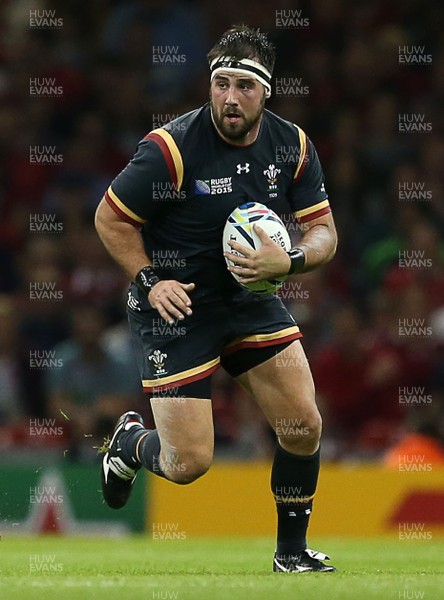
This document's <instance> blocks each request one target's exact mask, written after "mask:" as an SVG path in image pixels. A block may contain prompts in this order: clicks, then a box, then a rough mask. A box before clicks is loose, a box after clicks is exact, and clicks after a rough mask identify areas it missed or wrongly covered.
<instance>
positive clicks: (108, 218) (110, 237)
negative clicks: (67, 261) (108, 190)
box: [95, 198, 151, 280]
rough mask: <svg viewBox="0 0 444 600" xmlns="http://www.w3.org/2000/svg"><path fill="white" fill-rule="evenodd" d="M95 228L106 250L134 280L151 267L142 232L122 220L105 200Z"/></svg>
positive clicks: (98, 212)
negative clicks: (139, 273)
mask: <svg viewBox="0 0 444 600" xmlns="http://www.w3.org/2000/svg"><path fill="white" fill-rule="evenodd" d="M95 226H96V230H97V233H98V234H99V237H100V239H101V240H102V242H103V244H104V246H105V248H106V249H107V250H108V252H109V253H110V255H111V256H112V257H113V258H114V260H115V261H116V262H117V263H118V264H119V265H120V266H121V267H122V269H123V270H124V271H125V273H127V275H129V277H130V278H131V279H132V280H133V279H134V278H135V276H136V275H137V273H138V272H139V271H140V269H142V268H143V267H146V266H147V265H151V260H150V259H149V258H148V256H147V255H146V253H145V249H144V247H143V240H142V236H141V234H140V231H139V230H138V229H137V228H136V227H134V226H133V225H131V224H130V223H127V222H126V221H123V220H122V219H120V218H119V216H118V215H117V214H116V213H115V212H114V211H113V209H112V208H111V207H110V206H109V205H108V203H107V201H106V200H105V198H102V200H101V201H100V204H99V206H98V207H97V211H96V218H95Z"/></svg>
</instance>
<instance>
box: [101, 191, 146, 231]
mask: <svg viewBox="0 0 444 600" xmlns="http://www.w3.org/2000/svg"><path fill="white" fill-rule="evenodd" d="M105 200H106V201H107V202H108V204H109V205H110V206H111V208H112V209H113V211H114V212H115V213H116V214H117V215H119V217H121V218H122V219H123V220H124V221H126V222H127V223H130V224H131V225H134V226H135V227H142V225H143V224H144V223H146V220H145V219H142V218H141V217H139V216H138V215H136V213H135V212H133V211H132V210H131V209H129V208H128V207H127V206H125V204H124V203H123V202H122V201H121V200H120V198H119V197H118V196H117V194H115V193H114V191H113V189H112V187H111V186H109V188H108V190H107V191H106V192H105Z"/></svg>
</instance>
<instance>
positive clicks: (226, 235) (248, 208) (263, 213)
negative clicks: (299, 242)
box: [222, 202, 291, 294]
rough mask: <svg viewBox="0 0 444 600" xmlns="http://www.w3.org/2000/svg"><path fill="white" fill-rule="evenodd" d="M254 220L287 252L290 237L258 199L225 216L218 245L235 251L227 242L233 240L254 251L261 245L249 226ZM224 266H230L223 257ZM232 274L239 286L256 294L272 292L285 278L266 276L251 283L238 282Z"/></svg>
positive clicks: (228, 250) (282, 225) (279, 221)
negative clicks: (220, 242) (269, 277)
mask: <svg viewBox="0 0 444 600" xmlns="http://www.w3.org/2000/svg"><path fill="white" fill-rule="evenodd" d="M255 223H257V224H258V225H259V226H260V227H261V228H262V229H263V230H264V231H265V232H266V233H267V234H268V235H269V236H270V237H271V239H272V240H273V241H274V242H276V243H277V244H279V245H280V246H282V248H284V250H286V251H287V252H288V251H289V250H290V248H291V241H290V236H289V235H288V231H287V230H286V228H285V225H284V224H283V223H282V221H281V219H280V218H279V217H278V216H277V214H276V213H275V212H274V211H272V210H271V209H270V208H268V207H267V206H265V205H264V204H260V203H259V202H247V203H246V204H242V205H241V206H239V207H238V208H235V209H234V210H233V212H232V213H231V215H230V216H229V217H228V219H227V222H226V224H225V227H224V231H223V236H222V246H223V250H224V252H231V253H232V254H239V253H238V252H236V251H235V250H234V249H233V248H231V246H230V245H229V244H228V242H231V241H235V242H238V243H239V244H242V245H243V246H249V247H250V248H253V249H254V250H258V249H259V248H260V247H261V246H262V242H261V240H260V239H259V236H258V235H257V234H256V232H255V231H254V229H253V225H254V224H255ZM225 261H226V263H227V265H230V266H231V265H233V264H234V263H233V262H232V261H231V260H228V259H227V258H225ZM231 274H232V275H233V277H234V278H235V279H236V281H237V282H239V283H240V284H241V285H242V286H243V287H246V288H247V289H249V290H251V291H252V292H255V293H256V294H274V293H275V292H276V291H277V290H278V289H279V288H280V287H282V284H283V283H284V281H285V280H286V279H287V275H283V276H282V277H277V278H276V279H273V280H270V279H266V280H263V281H256V282H254V283H241V282H240V281H239V278H240V276H239V275H236V273H231Z"/></svg>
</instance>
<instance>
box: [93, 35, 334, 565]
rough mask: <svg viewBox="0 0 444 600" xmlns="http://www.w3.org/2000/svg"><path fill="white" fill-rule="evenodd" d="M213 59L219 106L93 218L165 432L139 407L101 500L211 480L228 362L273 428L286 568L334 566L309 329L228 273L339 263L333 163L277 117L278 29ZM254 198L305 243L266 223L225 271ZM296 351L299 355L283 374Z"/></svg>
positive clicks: (155, 150)
mask: <svg viewBox="0 0 444 600" xmlns="http://www.w3.org/2000/svg"><path fill="white" fill-rule="evenodd" d="M208 60H209V65H210V101H209V103H207V104H205V105H204V106H202V107H201V108H198V109H196V110H193V111H192V112H189V113H187V114H185V115H183V116H181V117H179V118H178V119H175V120H174V121H172V122H170V123H169V124H168V125H165V126H164V127H162V128H159V129H155V130H153V131H151V132H150V133H148V135H146V137H145V138H144V139H143V140H142V141H141V142H140V144H139V146H138V149H137V152H136V154H135V156H134V158H133V159H132V160H131V162H130V163H129V164H128V165H127V167H126V168H125V169H124V170H123V171H122V172H121V173H120V174H119V175H118V176H117V177H116V179H115V180H114V181H113V182H112V184H111V186H110V187H109V189H108V191H107V192H106V194H105V196H104V198H103V199H102V201H101V202H100V204H99V206H98V209H97V213H96V228H97V231H98V234H99V236H100V238H101V239H102V241H103V243H104V245H105V246H106V248H107V249H108V251H109V253H110V254H111V256H112V257H113V258H114V259H115V260H116V261H117V263H118V264H119V265H120V266H121V267H122V268H123V269H124V270H125V271H126V273H127V274H128V275H129V277H130V278H131V280H132V284H131V286H130V289H129V294H128V316H129V324H130V329H131V332H132V337H133V339H134V344H135V348H136V353H137V360H138V366H139V370H140V373H141V378H142V385H143V389H144V391H145V392H147V393H148V394H149V395H150V397H151V406H152V410H153V415H154V420H155V424H156V429H154V430H148V429H146V428H145V427H144V424H143V421H142V418H141V417H140V415H139V414H137V413H135V412H132V411H130V412H128V413H125V414H124V415H122V416H121V417H120V419H119V420H118V422H117V425H116V428H115V430H114V433H113V434H112V437H111V441H110V443H109V446H108V447H107V449H106V452H105V454H104V457H103V463H102V467H101V469H102V472H101V477H102V490H103V495H104V498H105V501H106V503H107V504H108V505H109V506H110V507H112V508H120V507H122V506H123V505H125V504H126V502H127V501H128V498H129V496H130V493H131V488H132V485H133V483H134V479H135V477H136V473H137V471H138V470H139V469H140V468H141V467H145V468H146V469H148V470H149V471H151V472H152V473H155V474H156V475H158V476H160V477H165V478H166V479H168V480H170V481H172V482H174V483H178V484H188V483H190V482H192V481H194V480H196V479H197V478H198V477H201V476H202V475H203V474H204V473H206V471H207V470H208V469H209V467H210V465H211V462H212V458H213V446H214V431H213V420H212V409H211V391H210V381H211V374H212V373H213V372H214V371H215V370H216V369H217V368H218V367H219V366H222V367H223V368H224V369H225V370H226V371H227V372H228V373H229V374H230V375H231V376H232V377H234V378H235V379H236V380H237V381H238V382H239V384H240V385H241V386H242V387H243V388H244V389H245V390H246V391H247V392H248V393H249V394H250V395H251V396H252V397H253V398H254V399H255V401H256V402H257V403H258V405H259V406H260V407H261V409H262V411H263V413H264V414H265V416H266V418H267V419H268V421H269V423H270V425H271V427H273V429H274V430H275V432H276V436H277V444H276V452H275V456H274V461H273V466H272V472H271V488H272V492H273V494H274V497H275V500H276V507H277V519H278V527H277V545H276V551H275V555H274V561H273V570H274V571H281V572H282V571H283V572H304V571H323V572H328V571H335V568H334V567H332V566H327V564H325V563H324V562H323V561H324V560H326V559H328V558H329V557H328V556H326V555H325V554H322V553H320V552H315V551H313V550H309V549H308V548H307V541H306V532H307V527H308V521H309V517H310V513H311V510H312V504H313V497H314V495H315V490H316V484H317V479H318V473H319V453H320V450H319V439H320V435H321V417H320V414H319V411H318V409H317V406H316V403H315V392H314V385H313V380H312V376H311V373H310V369H309V365H308V362H307V359H306V357H305V354H304V350H303V348H302V345H301V341H300V338H301V332H300V331H299V328H298V326H297V324H296V322H295V320H294V319H293V317H292V316H291V315H290V314H289V312H288V311H287V310H286V308H285V307H284V305H283V304H282V302H281V300H280V299H279V298H277V297H276V296H259V295H256V294H254V293H252V292H250V291H249V290H247V289H246V288H245V287H243V286H240V285H239V284H238V283H236V281H235V280H234V278H233V277H232V275H231V273H230V272H229V271H232V272H233V273H236V274H238V275H241V276H242V281H243V282H244V283H248V282H255V281H260V280H263V279H274V278H276V277H279V276H282V275H285V274H287V273H290V274H293V273H302V272H306V271H310V270H312V269H315V268H317V267H319V266H321V265H322V264H324V263H326V262H327V261H329V260H330V259H331V258H332V257H333V255H334V253H335V249H336V243H337V237H336V231H335V226H334V222H333V218H332V214H331V209H330V205H329V201H328V197H327V193H326V191H325V187H324V177H323V173H322V168H321V165H320V162H319V159H318V156H317V154H316V150H315V148H314V146H313V144H312V142H311V141H310V139H309V138H308V137H307V136H306V134H305V133H304V131H303V130H302V129H301V128H300V127H298V126H297V125H295V124H293V123H291V122H289V121H286V120H284V119H282V118H280V117H278V116H277V115H275V114H273V113H271V112H270V111H268V110H266V109H265V108H264V105H265V101H266V99H267V98H268V97H269V96H270V94H271V76H272V71H273V66H274V61H275V51H274V47H273V45H272V44H271V43H270V42H269V40H268V39H267V37H266V35H265V34H263V33H261V32H259V31H256V30H254V29H251V28H249V27H247V26H245V25H239V26H234V27H232V28H231V29H230V30H228V31H227V32H226V33H224V34H223V35H222V37H221V39H220V40H219V42H218V43H217V44H216V45H215V46H214V47H213V48H212V50H211V51H210V52H209V54H208ZM278 148H281V149H282V148H293V149H294V160H293V161H290V160H287V161H285V162H282V163H279V161H278V160H277V151H278ZM278 163H279V164H278ZM160 191H161V192H162V193H160ZM248 201H255V202H261V203H263V204H266V205H267V206H269V207H270V208H272V209H273V210H275V211H276V212H282V210H285V207H289V208H290V209H291V211H292V212H293V213H294V215H295V216H296V218H297V219H298V221H299V222H300V223H302V224H303V227H301V229H302V230H303V234H302V237H301V240H300V243H298V245H297V247H296V248H293V249H292V250H291V251H290V252H288V253H287V252H286V251H285V250H284V249H282V248H281V247H280V246H278V245H277V244H275V243H274V242H273V241H272V240H271V238H269V237H268V236H267V235H266V234H265V232H264V231H263V230H262V229H260V228H258V227H256V232H257V234H258V235H259V236H260V238H261V240H262V242H263V246H262V247H261V248H260V249H259V250H252V249H248V248H246V247H244V246H243V245H240V244H238V243H236V242H232V244H231V246H232V249H233V250H234V251H236V252H240V253H241V256H238V255H234V254H231V253H227V257H228V258H229V259H232V260H233V261H235V263H236V264H235V265H234V266H232V267H229V268H228V269H227V265H226V262H225V260H224V255H223V252H222V245H221V244H222V230H223V227H224V225H225V222H226V219H227V217H228V215H229V214H230V213H231V212H232V210H233V209H234V208H235V207H237V206H239V205H241V204H244V203H245V202H248ZM284 351H285V355H286V356H288V355H289V353H290V354H291V356H292V358H294V360H291V361H288V360H287V361H282V363H281V364H279V357H280V356H281V354H282V352H284ZM281 358H282V356H281ZM285 365H287V366H285ZM283 423H284V424H296V423H297V427H291V426H289V427H282V424H283ZM177 465H180V469H178V468H177ZM196 510H198V509H197V508H196Z"/></svg>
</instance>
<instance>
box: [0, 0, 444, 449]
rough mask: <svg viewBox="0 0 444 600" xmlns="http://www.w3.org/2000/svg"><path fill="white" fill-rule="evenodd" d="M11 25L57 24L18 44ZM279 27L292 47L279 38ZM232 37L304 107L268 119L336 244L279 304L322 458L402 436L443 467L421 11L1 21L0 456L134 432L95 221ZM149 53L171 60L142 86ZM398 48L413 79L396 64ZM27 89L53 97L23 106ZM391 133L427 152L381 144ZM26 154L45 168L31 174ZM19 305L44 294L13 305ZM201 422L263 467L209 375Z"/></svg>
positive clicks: (228, 387) (428, 31) (94, 5)
mask: <svg viewBox="0 0 444 600" xmlns="http://www.w3.org/2000/svg"><path fill="white" fill-rule="evenodd" d="M295 4H297V6H295ZM295 9H297V10H298V11H300V12H299V13H297V14H296V13H295V12H294V11H295ZM31 10H34V11H35V10H37V11H40V13H37V14H40V15H41V16H44V15H46V17H48V16H49V13H48V12H46V13H44V12H43V11H55V12H53V13H52V14H53V17H55V18H56V19H62V22H63V23H62V25H61V26H56V27H42V28H39V27H37V26H30V11H31ZM292 10H293V12H291V11H292ZM279 11H281V12H279ZM282 11H284V12H282ZM285 15H287V18H288V17H289V16H291V15H292V16H293V18H294V17H296V16H298V18H299V19H301V21H300V22H299V25H298V24H296V25H291V21H288V23H289V24H290V26H288V27H285V26H283V24H282V23H283V21H282V17H284V18H285ZM238 22H245V23H247V24H249V25H251V26H256V27H260V28H261V29H263V30H265V31H267V32H269V36H270V38H271V39H272V40H273V42H274V43H275V44H276V47H277V62H276V67H275V73H274V77H275V78H276V79H277V78H281V79H287V80H288V78H299V79H300V80H301V84H302V86H308V92H309V93H302V94H300V95H297V96H296V97H293V96H289V95H282V94H281V95H278V94H276V93H274V94H273V95H272V97H271V99H270V100H269V101H268V105H267V106H268V108H269V109H270V110H272V111H274V112H276V113H278V114H279V115H280V116H282V117H284V118H287V119H289V120H291V121H294V122H296V123H298V124H299V125H300V126H301V127H302V128H303V129H304V130H305V131H306V132H307V134H308V135H309V136H310V138H311V139H312V140H313V141H314V143H315V146H316V148H317V151H318V154H319V156H320V159H321V162H322V164H323V167H324V171H325V176H326V184H327V189H328V191H329V195H330V201H331V204H332V207H333V211H334V216H335V219H336V223H337V226H338V231H339V238H340V245H339V249H338V253H337V257H336V258H335V260H334V261H333V262H332V263H330V264H329V265H328V266H326V267H325V268H323V269H322V270H319V271H316V272H314V273H312V274H309V275H304V276H303V277H301V278H300V279H299V280H296V282H297V283H296V284H293V287H291V286H290V285H289V284H287V285H286V287H284V289H283V292H282V297H283V299H284V301H285V302H286V303H287V304H288V306H289V308H290V310H291V311H292V313H293V315H294V316H295V318H296V320H297V321H298V323H299V324H300V326H301V329H302V331H303V333H304V346H305V348H306V352H307V354H308V357H309V360H310V363H311V365H312V370H313V373H314V377H315V381H316V385H317V394H318V402H319V405H320V407H321V410H322V413H323V416H324V443H323V444H324V445H323V451H324V456H325V457H327V458H330V459H332V460H352V459H353V460H355V459H364V460H366V459H374V458H378V459H379V458H381V459H384V457H386V456H387V451H390V449H391V448H393V446H394V445H395V444H397V443H398V442H400V441H401V440H403V439H405V436H406V435H416V436H418V435H420V436H427V438H428V440H429V441H430V443H431V444H432V445H433V447H434V450H435V451H436V453H437V456H438V458H439V457H440V456H441V459H442V457H443V454H442V448H443V446H442V443H443V437H444V416H443V412H444V408H443V396H444V243H443V235H442V234H443V229H444V202H443V185H444V112H443V109H442V108H443V106H444V57H443V53H442V49H443V45H444V35H443V29H442V23H443V22H444V5H442V4H441V3H440V2H437V1H436V2H434V1H432V0H429V1H424V0H395V1H393V2H385V1H382V0H361V1H357V2H355V1H352V0H348V1H347V0H310V1H307V2H303V1H302V2H298V3H294V2H285V1H282V2H280V1H279V0H275V1H270V0H262V1H257V0H243V1H242V2H239V1H236V2H235V1H234V0H226V1H225V2H220V3H217V2H212V1H204V0H195V1H192V0H189V1H186V0H89V1H87V2H86V1H85V2H78V1H74V0H48V1H44V0H41V1H39V0H33V1H28V0H9V1H8V0H3V2H2V4H1V8H0V207H1V220H0V240H1V241H0V447H3V448H8V449H11V448H14V447H17V448H18V447H21V448H23V446H26V447H32V446H33V445H34V446H38V445H39V444H40V445H41V444H42V443H44V445H45V446H48V447H49V446H51V445H54V446H56V447H59V446H61V447H63V448H64V449H67V450H68V454H67V457H68V458H71V459H72V460H93V456H94V453H95V451H93V450H92V447H93V446H94V445H97V443H98V444H100V441H99V440H100V439H101V436H102V435H103V434H106V433H109V431H110V429H112V427H113V423H114V421H115V418H116V415H119V414H120V413H121V412H122V411H123V410H127V409H128V408H130V407H131V408H134V409H138V410H140V411H141V412H142V413H143V414H144V416H145V418H146V419H147V421H148V423H150V419H151V416H150V409H149V403H148V401H147V399H146V398H145V397H144V396H143V394H142V392H141V389H140V383H139V377H138V373H137V369H136V367H135V362H134V358H133V355H132V348H131V343H130V340H129V339H128V333H127V325H126V316H125V301H126V289H127V286H128V281H127V280H126V277H125V276H124V274H123V273H122V272H121V271H120V270H119V269H118V268H117V266H115V264H114V263H113V261H112V260H111V259H110V258H109V257H108V255H107V253H106V251H105V250H104V248H103V246H102V244H101V242H100V241H99V239H98V237H97V235H96V232H95V229H94V227H93V215H94V211H95V208H96V206H97V204H98V202H99V201H100V199H101V197H102V195H103V193H104V191H105V190H106V188H107V187H108V185H109V183H110V182H111V181H112V179H113V178H114V177H115V176H116V174H117V173H118V172H119V171H120V170H121V169H122V168H123V167H124V166H125V165H126V163H127V162H128V160H129V159H130V158H131V157H132V155H133V153H134V151H135V148H136V145H137V143H138V141H139V140H140V139H141V138H142V137H143V136H144V135H145V134H146V133H147V132H148V131H150V130H151V129H153V128H155V127H157V126H159V125H162V124H164V123H166V122H167V121H168V120H169V119H170V118H173V117H175V116H177V115H179V114H182V113H184V112H186V111H188V110H192V109H193V108H196V107H198V106H201V105H202V104H203V103H204V102H206V100H207V98H208V83H209V77H208V67H207V63H206V53H207V52H208V50H209V49H210V48H211V46H212V45H213V44H214V43H215V41H216V40H217V38H218V37H219V36H220V35H221V33H222V32H223V31H224V30H226V29H227V28H228V27H229V26H230V25H231V24H233V23H238ZM304 23H305V25H304ZM158 46H170V47H171V46H177V47H179V53H180V54H181V55H184V56H185V57H186V60H184V61H183V62H182V63H181V64H180V65H179V64H176V65H165V64H163V65H162V64H154V63H153V47H158ZM405 46H408V47H410V48H411V47H412V46H415V47H416V48H418V47H421V48H422V49H421V50H418V49H417V50H416V53H417V54H418V55H421V56H431V59H430V60H426V62H419V64H418V63H416V64H415V63H410V64H405V63H402V61H400V58H399V57H400V52H401V53H402V52H403V51H400V47H405ZM422 60H424V59H422ZM35 78H37V79H38V80H39V81H40V83H42V80H45V81H46V84H47V85H48V82H49V81H50V80H52V81H53V82H54V85H55V86H56V87H59V86H60V88H61V90H62V93H59V92H57V90H53V92H54V93H49V94H47V95H44V94H43V95H38V94H37V95H36V94H34V93H31V91H30V79H35ZM405 114H408V115H409V116H410V115H420V117H419V118H420V119H421V118H422V119H423V122H424V123H426V124H431V125H430V127H428V129H429V131H423V132H413V131H411V132H402V131H400V128H399V120H400V115H405ZM409 118H410V117H409ZM430 129H431V131H430ZM31 147H33V148H36V147H38V148H43V147H44V148H46V151H48V148H53V150H52V156H55V157H57V156H59V155H60V156H62V160H61V161H59V162H58V161H57V159H54V161H53V162H54V163H55V164H49V165H44V164H34V163H33V162H32V161H31V160H30V148H31ZM402 190H416V191H418V190H422V192H423V193H422V194H420V193H416V194H415V193H413V194H410V196H409V195H408V194H407V195H406V194H402V193H401V191H402ZM406 196H409V199H406ZM48 215H50V216H49V217H48ZM45 219H46V221H45ZM48 219H53V221H52V226H51V227H49V225H48ZM39 222H40V223H43V222H46V225H42V226H37V225H36V223H39ZM32 224H34V225H32ZM45 228H46V230H48V229H52V231H51V232H48V233H45V231H44V230H45ZM399 252H407V253H408V254H406V255H405V256H410V257H411V258H412V257H413V258H414V260H413V263H410V264H411V266H412V265H413V268H408V267H406V266H405V263H401V262H400V257H399ZM417 259H418V262H417V263H415V261H416V260H417ZM419 259H420V260H419ZM30 283H32V284H33V286H34V288H33V289H37V290H45V291H46V292H48V291H51V290H52V292H53V293H52V294H47V293H45V294H43V296H44V297H46V296H48V297H47V299H46V300H38V299H36V298H35V296H36V294H34V298H32V297H31V296H32V295H31V294H30ZM296 291H299V293H296ZM37 296H38V294H37ZM30 356H31V357H33V360H31V359H30ZM51 360H52V361H53V362H52V363H51ZM41 361H43V362H41ZM45 361H49V363H48V364H49V365H50V366H46V367H45V368H39V367H38V366H32V365H39V364H40V365H45V364H46V363H45ZM54 361H59V362H58V363H57V362H54ZM213 402H214V415H215V428H216V437H217V450H216V453H217V454H218V455H219V456H226V457H233V458H260V457H264V456H268V455H270V454H271V452H272V449H273V444H274V442H273V436H272V433H271V431H270V429H269V427H268V425H267V424H266V422H265V421H264V419H263V417H262V416H261V414H260V413H259V411H258V410H257V409H256V408H255V406H254V405H253V403H252V402H251V400H249V399H248V398H247V397H246V396H245V395H244V394H243V393H242V392H241V391H240V389H239V388H238V387H237V385H236V384H235V383H234V382H233V381H231V380H230V379H229V378H228V376H227V375H226V374H224V372H223V371H222V370H220V371H219V372H218V373H217V374H216V375H215V376H214V381H213ZM53 418H54V419H56V423H57V424H58V425H62V426H63V432H64V433H63V436H62V439H60V436H53V437H51V435H47V436H43V437H42V436H34V437H33V436H30V435H29V423H30V420H32V422H33V423H37V425H38V424H39V423H40V425H45V426H48V425H50V424H51V423H52V421H51V419H53ZM42 439H43V442H42ZM440 453H441V454H440Z"/></svg>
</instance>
